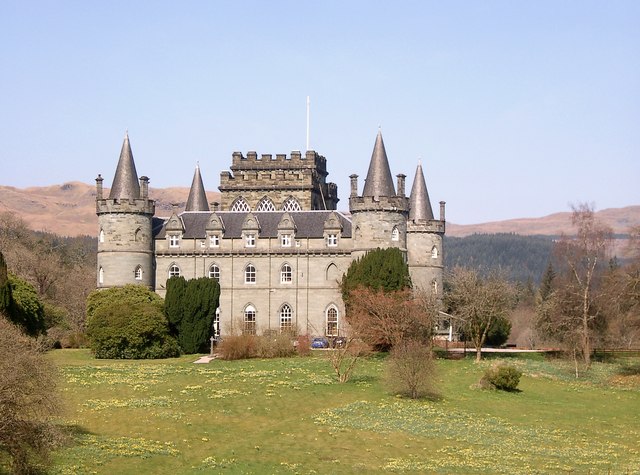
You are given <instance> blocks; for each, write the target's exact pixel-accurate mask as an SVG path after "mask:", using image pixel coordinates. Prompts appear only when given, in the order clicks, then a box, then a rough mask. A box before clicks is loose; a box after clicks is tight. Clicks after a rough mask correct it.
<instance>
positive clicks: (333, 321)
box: [326, 305, 338, 336]
mask: <svg viewBox="0 0 640 475" xmlns="http://www.w3.org/2000/svg"><path fill="white" fill-rule="evenodd" d="M326 317H327V333H326V334H327V336H338V309H337V308H336V306H335V305H331V306H330V307H329V308H328V309H327V312H326Z"/></svg>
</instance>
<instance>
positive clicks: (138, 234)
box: [133, 228, 142, 242]
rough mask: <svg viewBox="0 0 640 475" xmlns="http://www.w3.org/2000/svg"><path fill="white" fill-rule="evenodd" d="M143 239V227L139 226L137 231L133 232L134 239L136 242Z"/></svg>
mask: <svg viewBox="0 0 640 475" xmlns="http://www.w3.org/2000/svg"><path fill="white" fill-rule="evenodd" d="M141 239H142V229H140V228H138V229H136V232H135V233H133V240H134V241H135V242H140V240H141Z"/></svg>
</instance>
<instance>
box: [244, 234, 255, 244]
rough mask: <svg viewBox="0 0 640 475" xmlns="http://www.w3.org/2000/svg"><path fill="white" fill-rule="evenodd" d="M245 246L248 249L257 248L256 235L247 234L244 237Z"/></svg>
mask: <svg viewBox="0 0 640 475" xmlns="http://www.w3.org/2000/svg"><path fill="white" fill-rule="evenodd" d="M244 245H245V246H246V247H256V235H255V234H253V233H247V234H245V235H244Z"/></svg>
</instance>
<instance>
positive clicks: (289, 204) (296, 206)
mask: <svg viewBox="0 0 640 475" xmlns="http://www.w3.org/2000/svg"><path fill="white" fill-rule="evenodd" d="M301 209H302V208H300V203H298V200H296V199H295V198H294V197H292V196H291V197H289V198H287V199H286V200H285V201H284V203H283V204H282V211H300V210H301Z"/></svg>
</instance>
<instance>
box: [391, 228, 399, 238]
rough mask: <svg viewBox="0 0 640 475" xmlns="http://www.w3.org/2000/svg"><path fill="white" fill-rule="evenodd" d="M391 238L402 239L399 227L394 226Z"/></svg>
mask: <svg viewBox="0 0 640 475" xmlns="http://www.w3.org/2000/svg"><path fill="white" fill-rule="evenodd" d="M391 240H392V241H399V240H400V231H398V227H397V226H394V227H393V231H391Z"/></svg>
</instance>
